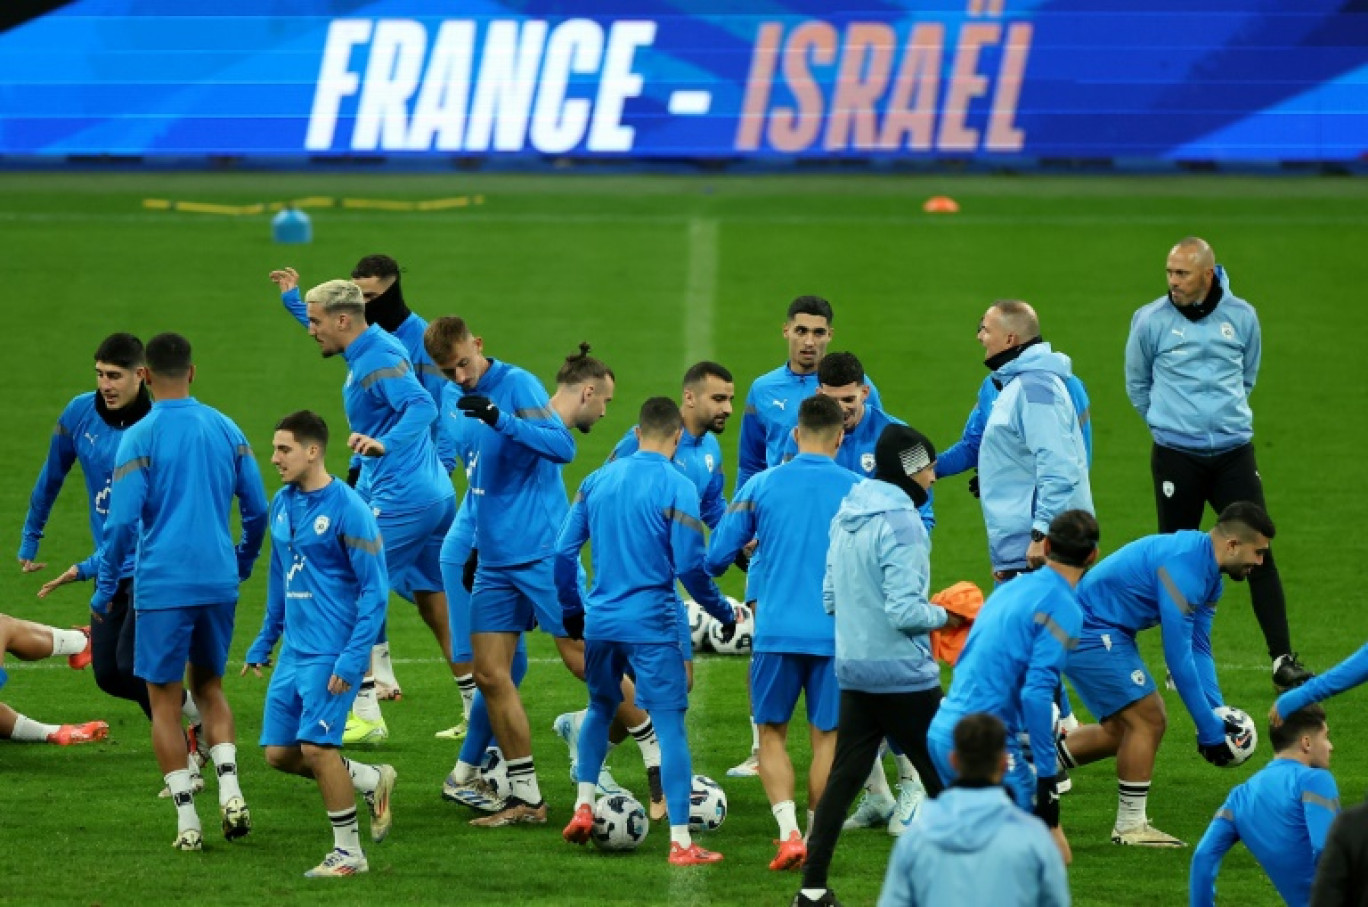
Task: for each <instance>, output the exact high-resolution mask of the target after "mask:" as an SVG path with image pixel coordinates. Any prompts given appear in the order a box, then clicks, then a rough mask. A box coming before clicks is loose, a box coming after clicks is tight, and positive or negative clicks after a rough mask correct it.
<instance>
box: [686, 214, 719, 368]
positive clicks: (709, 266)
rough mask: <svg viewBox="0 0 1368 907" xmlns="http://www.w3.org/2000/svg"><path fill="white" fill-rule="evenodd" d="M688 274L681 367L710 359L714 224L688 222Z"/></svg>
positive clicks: (709, 220)
mask: <svg viewBox="0 0 1368 907" xmlns="http://www.w3.org/2000/svg"><path fill="white" fill-rule="evenodd" d="M688 261H689V265H688V268H689V269H688V273H687V275H686V279H685V284H684V367H685V368H688V367H689V366H691V365H693V364H694V363H695V362H698V361H700V360H703V359H710V358H712V355H713V308H714V305H715V303H716V300H717V220H716V219H715V218H711V217H694V218H690V219H689V248H688Z"/></svg>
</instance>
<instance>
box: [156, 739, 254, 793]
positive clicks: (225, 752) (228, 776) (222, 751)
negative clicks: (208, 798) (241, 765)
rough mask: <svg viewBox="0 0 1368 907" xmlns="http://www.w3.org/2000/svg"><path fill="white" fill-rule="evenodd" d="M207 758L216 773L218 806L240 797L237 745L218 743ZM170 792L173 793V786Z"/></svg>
mask: <svg viewBox="0 0 1368 907" xmlns="http://www.w3.org/2000/svg"><path fill="white" fill-rule="evenodd" d="M209 758H210V759H211V760H213V763H214V770H215V771H216V772H217V773H218V789H219V806H222V805H223V804H225V803H227V802H228V801H229V800H231V799H233V798H234V797H241V796H242V788H241V787H239V786H238V769H237V747H236V746H234V745H233V744H231V743H220V744H219V745H218V746H215V747H213V748H212V749H210V750H209ZM186 774H187V775H188V774H189V772H186ZM171 793H172V794H174V793H175V789H174V788H173V789H172V791H171Z"/></svg>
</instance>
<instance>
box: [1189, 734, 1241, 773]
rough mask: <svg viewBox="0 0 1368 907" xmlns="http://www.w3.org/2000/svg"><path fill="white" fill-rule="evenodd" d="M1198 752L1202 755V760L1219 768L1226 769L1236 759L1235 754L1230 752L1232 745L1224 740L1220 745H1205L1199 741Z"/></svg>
mask: <svg viewBox="0 0 1368 907" xmlns="http://www.w3.org/2000/svg"><path fill="white" fill-rule="evenodd" d="M1197 752H1199V753H1201V754H1202V758H1203V759H1205V760H1206V761H1208V762H1210V763H1211V764H1212V765H1214V766H1216V767H1217V768H1225V767H1226V766H1227V765H1229V764H1230V763H1231V762H1232V761H1234V759H1235V754H1234V753H1232V752H1231V751H1230V744H1229V743H1227V742H1226V741H1225V740H1224V739H1222V740H1221V742H1220V743H1210V744H1207V743H1203V742H1201V741H1200V740H1199V741H1197Z"/></svg>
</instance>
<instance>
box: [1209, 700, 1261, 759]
mask: <svg viewBox="0 0 1368 907" xmlns="http://www.w3.org/2000/svg"><path fill="white" fill-rule="evenodd" d="M1214 711H1215V712H1216V716H1217V717H1218V718H1220V719H1221V720H1222V721H1228V722H1234V723H1235V724H1237V725H1239V727H1240V730H1239V732H1238V733H1235V734H1231V733H1227V734H1226V743H1228V744H1229V745H1230V751H1231V752H1232V753H1234V754H1235V758H1234V759H1232V760H1230V762H1229V763H1228V766H1227V767H1229V766H1230V765H1239V764H1241V763H1242V762H1245V761H1246V760H1247V759H1249V757H1250V756H1252V755H1254V750H1255V748H1256V747H1257V746H1258V745H1259V729H1258V728H1257V727H1256V726H1255V725H1254V719H1253V718H1250V717H1249V715H1247V714H1246V713H1245V712H1244V711H1243V710H1241V709H1236V708H1231V707H1230V706H1228V705H1223V706H1219V707H1217V708H1216V709H1214Z"/></svg>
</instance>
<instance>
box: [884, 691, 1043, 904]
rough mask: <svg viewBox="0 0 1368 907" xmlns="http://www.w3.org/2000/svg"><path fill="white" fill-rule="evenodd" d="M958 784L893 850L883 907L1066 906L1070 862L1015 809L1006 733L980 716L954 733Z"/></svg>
mask: <svg viewBox="0 0 1368 907" xmlns="http://www.w3.org/2000/svg"><path fill="white" fill-rule="evenodd" d="M954 739H955V744H954V746H955V748H954V751H953V752H952V753H951V754H950V762H951V766H952V768H953V770H954V773H955V781H954V782H953V783H952V784H951V785H950V787H948V788H946V789H945V791H943V792H942V793H941V795H940V796H939V797H937V798H936V799H934V800H929V801H927V803H926V805H925V806H923V807H922V810H921V816H920V818H919V819H918V821H916V822H914V823H913V824H912V825H911V827H909V828H908V830H907V833H906V834H904V835H903V836H902V837H901V838H900V839H899V840H898V843H897V845H896V846H895V847H894V848H893V855H892V856H891V857H890V858H889V861H888V873H887V874H886V875H885V876H884V887H883V892H882V893H881V894H880V895H879V907H928V905H949V904H992V905H994V907H1015V905H1021V907H1028V905H1029V907H1065V905H1067V904H1068V903H1069V882H1068V878H1067V876H1066V875H1065V871H1064V860H1063V858H1062V857H1061V856H1060V853H1059V850H1058V848H1056V847H1055V845H1054V844H1053V843H1052V842H1051V840H1050V835H1049V833H1048V832H1047V831H1046V829H1045V826H1044V825H1043V824H1041V822H1040V821H1039V820H1038V819H1036V818H1033V817H1031V816H1029V815H1027V814H1026V813H1025V812H1023V811H1022V810H1020V809H1018V808H1017V807H1016V806H1014V805H1013V804H1012V799H1011V796H1010V795H1009V794H1007V792H1006V791H1005V790H1004V788H1003V778H1004V776H1005V775H1006V774H1007V772H1008V771H1009V768H1008V756H1007V739H1008V735H1007V728H1006V726H1004V725H1003V723H1002V721H1001V720H999V719H998V718H997V716H995V715H989V714H987V713H984V712H977V713H975V714H972V715H969V716H967V717H965V718H964V719H962V720H961V721H960V722H959V723H958V724H957V725H955V729H954Z"/></svg>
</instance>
